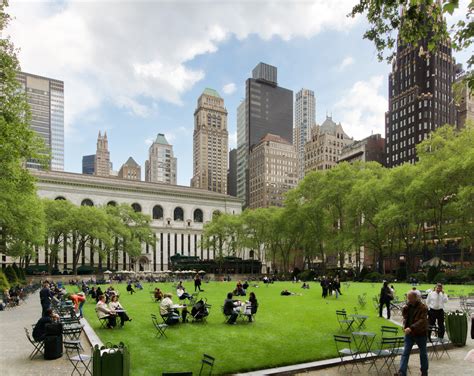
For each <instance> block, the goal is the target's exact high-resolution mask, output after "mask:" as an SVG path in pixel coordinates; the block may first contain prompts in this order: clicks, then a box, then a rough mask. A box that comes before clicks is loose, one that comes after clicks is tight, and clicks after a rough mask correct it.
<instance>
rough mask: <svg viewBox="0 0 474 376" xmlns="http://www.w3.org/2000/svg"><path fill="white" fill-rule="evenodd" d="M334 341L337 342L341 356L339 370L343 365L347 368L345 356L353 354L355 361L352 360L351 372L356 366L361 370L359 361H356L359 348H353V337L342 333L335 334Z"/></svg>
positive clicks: (338, 352)
mask: <svg viewBox="0 0 474 376" xmlns="http://www.w3.org/2000/svg"><path fill="white" fill-rule="evenodd" d="M334 342H335V343H336V351H337V354H338V355H339V358H340V359H341V362H340V363H339V367H338V368H337V370H338V371H339V368H341V367H344V369H345V370H347V367H346V363H347V362H346V361H345V360H344V357H345V356H351V357H352V360H353V362H352V367H351V370H350V373H352V371H353V370H354V367H355V368H357V371H359V366H358V365H357V362H356V359H357V355H358V354H359V352H358V351H357V350H353V349H352V339H351V337H349V336H341V335H337V334H336V335H334ZM345 346H347V347H345ZM359 372H360V371H359Z"/></svg>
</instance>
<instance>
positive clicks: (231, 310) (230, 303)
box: [223, 292, 239, 325]
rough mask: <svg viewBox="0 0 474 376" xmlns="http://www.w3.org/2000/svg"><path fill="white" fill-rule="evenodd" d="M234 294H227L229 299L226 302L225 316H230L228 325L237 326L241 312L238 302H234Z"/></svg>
mask: <svg viewBox="0 0 474 376" xmlns="http://www.w3.org/2000/svg"><path fill="white" fill-rule="evenodd" d="M232 297H233V294H232V293H231V292H229V293H228V294H227V299H226V300H224V309H223V310H224V315H226V316H229V319H228V320H227V323H228V324H231V325H234V324H236V321H237V317H238V316H239V312H238V311H237V304H238V303H237V302H235V301H234V300H232Z"/></svg>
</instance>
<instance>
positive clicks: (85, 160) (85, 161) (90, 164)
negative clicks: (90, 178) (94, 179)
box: [82, 154, 95, 175]
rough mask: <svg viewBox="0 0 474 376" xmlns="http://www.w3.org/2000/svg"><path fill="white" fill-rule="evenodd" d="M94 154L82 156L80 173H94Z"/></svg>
mask: <svg viewBox="0 0 474 376" xmlns="http://www.w3.org/2000/svg"><path fill="white" fill-rule="evenodd" d="M94 164H95V154H91V155H84V156H82V173H83V174H86V175H94V171H95V170H94Z"/></svg>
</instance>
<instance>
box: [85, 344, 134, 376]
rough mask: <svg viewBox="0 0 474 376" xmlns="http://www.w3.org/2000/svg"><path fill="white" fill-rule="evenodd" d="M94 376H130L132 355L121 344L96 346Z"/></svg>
mask: <svg viewBox="0 0 474 376" xmlns="http://www.w3.org/2000/svg"><path fill="white" fill-rule="evenodd" d="M92 375H93V376H129V375H130V353H129V352H128V349H127V347H126V346H125V345H124V344H123V343H122V342H120V343H119V344H118V345H113V344H111V343H106V344H105V346H102V347H99V346H98V345H95V346H94V351H93V354H92Z"/></svg>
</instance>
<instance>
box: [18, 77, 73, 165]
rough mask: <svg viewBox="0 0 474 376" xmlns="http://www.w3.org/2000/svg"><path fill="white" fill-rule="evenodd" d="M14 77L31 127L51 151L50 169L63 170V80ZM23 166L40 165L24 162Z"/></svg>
mask: <svg viewBox="0 0 474 376" xmlns="http://www.w3.org/2000/svg"><path fill="white" fill-rule="evenodd" d="M17 79H18V81H19V82H20V83H21V85H22V87H23V90H24V91H25V93H26V95H27V100H28V104H29V106H30V109H31V128H32V129H33V130H34V131H35V132H36V134H37V135H38V136H39V137H40V138H41V139H42V140H43V141H44V143H45V145H46V147H47V148H48V149H49V150H50V151H51V165H50V168H51V169H52V170H56V171H63V170H64V82H63V81H59V80H55V79H52V78H47V77H41V76H37V75H34V74H30V73H25V72H18V73H17ZM27 167H29V168H36V169H38V168H40V165H39V164H38V162H35V161H28V162H27Z"/></svg>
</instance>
